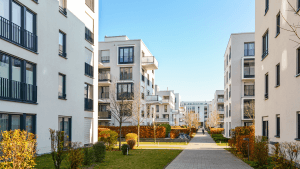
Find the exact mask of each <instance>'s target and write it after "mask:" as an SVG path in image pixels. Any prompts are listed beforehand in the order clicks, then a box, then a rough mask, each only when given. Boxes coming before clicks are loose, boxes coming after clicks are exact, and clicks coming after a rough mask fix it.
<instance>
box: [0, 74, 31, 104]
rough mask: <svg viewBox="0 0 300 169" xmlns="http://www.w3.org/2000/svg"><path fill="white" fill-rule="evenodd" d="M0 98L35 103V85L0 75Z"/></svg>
mask: <svg viewBox="0 0 300 169" xmlns="http://www.w3.org/2000/svg"><path fill="white" fill-rule="evenodd" d="M0 99H1V100H12V101H21V102H29V103H36V102H37V86H34V85H31V84H27V83H23V82H18V81H14V80H8V79H6V78H2V77H0Z"/></svg>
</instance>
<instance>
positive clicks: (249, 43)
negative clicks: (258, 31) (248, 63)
mask: <svg viewBox="0 0 300 169" xmlns="http://www.w3.org/2000/svg"><path fill="white" fill-rule="evenodd" d="M251 44H253V46H254V49H253V50H254V51H253V55H251V54H250V52H249V50H250V48H249V46H250V45H251ZM246 46H247V49H246ZM244 56H255V42H245V43H244Z"/></svg>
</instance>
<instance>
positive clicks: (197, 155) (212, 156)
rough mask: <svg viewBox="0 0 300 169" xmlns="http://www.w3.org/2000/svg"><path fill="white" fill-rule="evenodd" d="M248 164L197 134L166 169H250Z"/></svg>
mask: <svg viewBox="0 0 300 169" xmlns="http://www.w3.org/2000/svg"><path fill="white" fill-rule="evenodd" d="M251 168H252V167H250V166H249V165H248V164H246V163H244V162H243V161H242V160H240V159H238V158H237V157H235V156H234V155H233V154H231V153H230V152H228V151H227V150H224V149H223V147H220V146H217V144H216V143H215V142H214V140H213V139H212V138H211V137H210V135H208V134H207V133H205V135H202V132H201V133H200V132H198V133H197V134H196V136H195V137H194V138H193V139H192V140H191V141H190V143H189V144H188V146H187V148H186V149H184V150H183V151H182V152H181V153H180V154H179V155H178V156H177V157H176V158H175V159H174V160H173V161H172V162H171V163H170V164H169V165H168V166H167V168H166V169H251Z"/></svg>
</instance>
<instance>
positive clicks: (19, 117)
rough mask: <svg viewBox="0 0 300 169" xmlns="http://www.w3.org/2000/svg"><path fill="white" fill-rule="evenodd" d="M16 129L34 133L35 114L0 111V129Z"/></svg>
mask: <svg viewBox="0 0 300 169" xmlns="http://www.w3.org/2000/svg"><path fill="white" fill-rule="evenodd" d="M24 122H25V123H24ZM16 129H20V130H26V131H27V132H30V133H34V134H36V115H33V114H25V113H24V114H8V113H0V131H8V130H16Z"/></svg>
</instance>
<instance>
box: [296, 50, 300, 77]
mask: <svg viewBox="0 0 300 169" xmlns="http://www.w3.org/2000/svg"><path fill="white" fill-rule="evenodd" d="M297 75H300V48H298V49H297Z"/></svg>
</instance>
